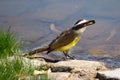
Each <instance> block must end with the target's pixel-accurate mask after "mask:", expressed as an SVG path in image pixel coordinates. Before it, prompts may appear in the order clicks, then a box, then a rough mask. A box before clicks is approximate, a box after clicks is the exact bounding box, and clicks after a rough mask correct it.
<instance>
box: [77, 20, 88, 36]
mask: <svg viewBox="0 0 120 80" xmlns="http://www.w3.org/2000/svg"><path fill="white" fill-rule="evenodd" d="M87 21H88V20H85V19H83V20H82V21H80V22H78V23H77V24H76V25H79V24H82V23H85V22H87ZM85 30H86V27H84V28H82V29H79V30H75V32H76V33H77V34H82V33H83V32H84V31H85Z"/></svg>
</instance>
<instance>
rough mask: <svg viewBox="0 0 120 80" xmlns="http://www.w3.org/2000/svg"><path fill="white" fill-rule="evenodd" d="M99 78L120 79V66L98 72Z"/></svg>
mask: <svg viewBox="0 0 120 80" xmlns="http://www.w3.org/2000/svg"><path fill="white" fill-rule="evenodd" d="M97 78H99V80H120V68H118V69H115V70H109V71H100V72H98V73H97Z"/></svg>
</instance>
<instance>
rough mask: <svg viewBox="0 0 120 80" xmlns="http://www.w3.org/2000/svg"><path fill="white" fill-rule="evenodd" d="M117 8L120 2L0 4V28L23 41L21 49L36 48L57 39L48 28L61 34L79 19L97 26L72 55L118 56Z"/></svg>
mask: <svg viewBox="0 0 120 80" xmlns="http://www.w3.org/2000/svg"><path fill="white" fill-rule="evenodd" d="M119 7H120V1H119V0H109V1H108V0H103V1H97V0H91V1H89V0H50V1H49V0H34V1H29V0H1V2H0V27H2V28H4V29H6V28H7V27H8V25H10V26H12V28H13V30H14V31H15V32H16V33H17V36H19V37H21V38H22V39H23V42H24V47H36V46H41V45H44V44H47V43H49V42H50V41H52V40H53V39H54V38H55V37H56V36H57V33H56V32H54V31H51V29H50V25H51V24H54V25H55V26H56V28H57V29H58V30H59V32H61V31H63V30H65V29H67V28H69V27H72V26H73V24H74V22H76V21H77V20H78V19H81V18H85V19H95V20H96V24H95V25H93V26H90V27H89V28H88V29H87V30H86V32H85V33H84V34H83V36H82V39H81V40H80V42H79V43H78V45H77V47H78V48H77V49H73V51H76V50H77V52H78V51H79V52H78V53H80V50H82V52H85V53H88V54H91V55H97V54H96V53H98V56H99V55H102V56H104V55H109V56H117V55H120V50H119V49H120V42H119V41H120V35H119V33H120V32H119V30H120V27H119V26H120V23H119V22H120V15H119V14H120V10H119ZM54 30H55V31H57V30H56V29H54ZM57 32H58V31H57ZM81 47H82V48H81ZM94 50H95V51H97V52H96V53H95V51H94ZM94 53H95V54H94Z"/></svg>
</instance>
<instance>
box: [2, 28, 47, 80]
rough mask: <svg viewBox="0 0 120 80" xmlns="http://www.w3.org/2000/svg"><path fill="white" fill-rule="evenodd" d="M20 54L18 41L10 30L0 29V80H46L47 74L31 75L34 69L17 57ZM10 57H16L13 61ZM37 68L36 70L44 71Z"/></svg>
mask: <svg viewBox="0 0 120 80" xmlns="http://www.w3.org/2000/svg"><path fill="white" fill-rule="evenodd" d="M19 53H21V51H20V46H19V41H18V40H17V39H16V38H15V35H14V33H13V32H12V31H11V30H10V28H9V29H8V30H7V31H6V32H4V31H2V30H1V29H0V80H18V79H19V78H23V79H22V80H26V79H25V78H28V79H27V80H48V79H47V74H42V75H36V76H34V75H33V72H34V70H35V68H34V67H33V66H32V65H31V64H32V63H30V64H25V63H24V62H23V59H22V58H21V57H19V56H18V54H19ZM10 56H14V57H15V56H17V57H15V58H14V59H13V60H11V59H9V58H10ZM44 69H46V68H43V67H41V68H39V69H37V70H44Z"/></svg>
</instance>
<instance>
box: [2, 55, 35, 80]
mask: <svg viewBox="0 0 120 80" xmlns="http://www.w3.org/2000/svg"><path fill="white" fill-rule="evenodd" d="M33 71H34V68H33V67H32V66H31V65H29V66H26V65H25V64H24V63H23V62H22V58H19V57H16V58H15V59H14V60H10V59H8V60H5V59H3V60H2V61H1V63H0V80H18V79H19V78H20V77H23V76H30V75H33Z"/></svg>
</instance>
